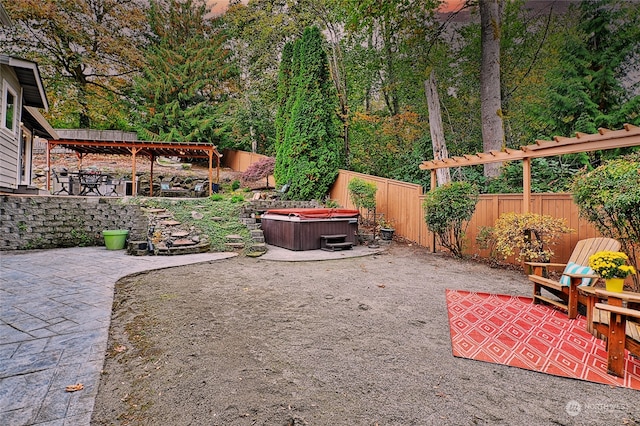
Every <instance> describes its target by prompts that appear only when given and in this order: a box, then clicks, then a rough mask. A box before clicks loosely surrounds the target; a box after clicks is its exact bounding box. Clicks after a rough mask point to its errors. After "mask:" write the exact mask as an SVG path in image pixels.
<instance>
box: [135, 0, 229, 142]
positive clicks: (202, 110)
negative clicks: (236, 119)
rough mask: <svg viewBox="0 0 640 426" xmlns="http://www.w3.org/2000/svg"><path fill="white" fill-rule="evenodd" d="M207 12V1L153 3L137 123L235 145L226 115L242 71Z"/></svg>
mask: <svg viewBox="0 0 640 426" xmlns="http://www.w3.org/2000/svg"><path fill="white" fill-rule="evenodd" d="M207 12H208V8H207V5H206V3H205V1H204V0H185V1H180V0H154V1H152V2H151V7H150V12H149V17H148V20H149V23H150V27H151V31H152V33H151V35H150V39H151V43H150V45H149V46H148V48H147V49H146V51H145V59H146V66H145V68H144V70H143V72H142V75H141V76H140V77H139V78H137V79H136V80H135V83H136V84H135V93H136V102H135V104H134V107H135V109H136V111H137V117H136V118H137V125H138V126H139V129H140V130H139V131H141V132H142V133H143V134H144V136H145V138H158V139H160V140H173V141H191V142H211V143H214V144H215V145H218V146H219V147H225V145H229V144H230V143H229V142H228V141H227V139H226V137H227V133H228V129H227V128H226V127H225V121H224V114H225V108H226V105H227V104H226V102H227V101H228V100H229V98H230V97H231V96H233V95H234V94H235V92H236V91H237V85H236V80H235V79H236V76H237V72H236V70H235V68H234V66H233V65H232V64H230V63H229V61H228V56H229V52H228V50H227V49H226V48H225V46H224V43H225V36H224V34H223V33H222V32H221V31H220V30H219V29H217V28H216V27H215V22H214V21H212V20H210V19H208V18H207V17H206V14H207Z"/></svg>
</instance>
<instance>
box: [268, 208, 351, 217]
mask: <svg viewBox="0 0 640 426" xmlns="http://www.w3.org/2000/svg"><path fill="white" fill-rule="evenodd" d="M266 213H267V214H274V215H281V216H296V217H299V218H300V219H332V218H340V217H345V218H351V217H358V216H359V215H360V212H359V211H358V210H352V209H323V208H297V209H271V210H267V212H266Z"/></svg>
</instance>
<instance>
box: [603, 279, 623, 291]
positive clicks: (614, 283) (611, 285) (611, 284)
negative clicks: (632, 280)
mask: <svg viewBox="0 0 640 426" xmlns="http://www.w3.org/2000/svg"><path fill="white" fill-rule="evenodd" d="M604 282H605V285H606V289H607V291H613V292H616V293H620V292H622V289H623V288H624V278H606V279H605V280H604Z"/></svg>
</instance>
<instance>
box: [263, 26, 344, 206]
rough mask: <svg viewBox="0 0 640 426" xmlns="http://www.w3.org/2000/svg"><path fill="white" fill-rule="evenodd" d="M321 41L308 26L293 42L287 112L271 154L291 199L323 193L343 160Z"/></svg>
mask: <svg viewBox="0 0 640 426" xmlns="http://www.w3.org/2000/svg"><path fill="white" fill-rule="evenodd" d="M322 43H323V38H322V35H321V33H320V30H319V29H318V28H317V27H309V28H306V29H305V31H304V33H303V35H302V38H301V39H299V40H298V41H296V45H295V46H294V55H293V63H292V72H293V74H292V75H293V80H292V85H291V90H290V91H289V93H290V97H289V102H287V104H291V109H290V117H289V120H288V121H287V123H286V128H285V130H284V138H283V141H282V147H281V150H280V152H279V155H278V157H277V159H276V163H277V164H276V168H280V169H279V170H280V173H281V175H280V182H285V181H286V182H291V186H290V188H289V192H288V197H289V198H292V199H297V200H310V199H322V198H324V196H326V194H327V192H328V190H329V187H330V186H331V185H332V184H333V182H334V181H335V179H336V176H337V175H338V169H339V168H340V167H342V165H343V164H344V155H343V146H342V141H341V140H340V133H339V130H338V129H339V124H338V121H337V117H336V112H337V108H338V103H337V96H336V93H335V88H334V86H333V82H332V81H331V76H330V75H329V65H328V62H327V55H326V53H325V51H324V50H323V48H322ZM283 166H284V167H283Z"/></svg>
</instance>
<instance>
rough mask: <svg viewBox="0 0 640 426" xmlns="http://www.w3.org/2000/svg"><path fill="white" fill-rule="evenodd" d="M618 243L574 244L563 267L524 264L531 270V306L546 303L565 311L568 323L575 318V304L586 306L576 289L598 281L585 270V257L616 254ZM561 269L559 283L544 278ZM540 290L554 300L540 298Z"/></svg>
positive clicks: (603, 240) (607, 240) (592, 240)
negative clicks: (550, 272)
mask: <svg viewBox="0 0 640 426" xmlns="http://www.w3.org/2000/svg"><path fill="white" fill-rule="evenodd" d="M619 249H620V243H619V242H618V241H616V240H614V239H613V238H604V237H597V238H587V239H584V240H580V241H578V244H576V247H575V248H574V249H573V252H572V253H571V256H570V257H569V261H568V262H567V263H566V264H565V263H541V262H525V264H527V265H529V266H531V268H532V273H531V275H529V281H531V282H532V283H533V303H546V304H549V305H553V306H555V307H558V308H560V309H562V310H565V311H567V316H568V317H569V318H570V319H573V318H575V317H576V316H577V315H578V303H581V304H583V305H586V303H587V297H586V296H583V295H580V293H579V292H578V286H592V285H594V284H595V283H596V281H597V279H598V278H599V277H598V275H597V274H596V273H595V272H594V271H593V270H592V269H591V268H589V266H588V264H589V257H590V256H591V255H593V254H595V253H597V252H599V251H603V250H607V251H618V250H619ZM561 267H564V271H563V273H562V276H561V277H560V279H559V280H557V281H556V280H553V279H551V278H548V276H549V275H548V272H549V269H550V268H561ZM542 289H544V290H546V291H547V292H549V293H551V295H553V296H555V298H553V297H549V296H547V295H544V294H542Z"/></svg>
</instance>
